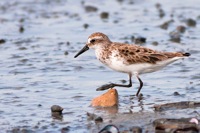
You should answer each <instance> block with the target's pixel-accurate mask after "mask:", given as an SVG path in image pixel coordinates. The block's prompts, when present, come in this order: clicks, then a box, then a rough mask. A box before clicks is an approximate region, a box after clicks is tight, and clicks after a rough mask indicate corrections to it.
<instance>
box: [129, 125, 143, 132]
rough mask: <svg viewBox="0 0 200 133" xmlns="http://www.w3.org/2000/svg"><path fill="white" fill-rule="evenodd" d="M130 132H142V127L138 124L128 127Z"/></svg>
mask: <svg viewBox="0 0 200 133" xmlns="http://www.w3.org/2000/svg"><path fill="white" fill-rule="evenodd" d="M130 131H131V133H142V128H141V127H138V126H133V127H131V128H130Z"/></svg>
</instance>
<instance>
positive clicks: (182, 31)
mask: <svg viewBox="0 0 200 133" xmlns="http://www.w3.org/2000/svg"><path fill="white" fill-rule="evenodd" d="M176 30H177V31H178V32H180V33H184V32H185V31H186V27H185V26H183V25H179V26H177V27H176Z"/></svg>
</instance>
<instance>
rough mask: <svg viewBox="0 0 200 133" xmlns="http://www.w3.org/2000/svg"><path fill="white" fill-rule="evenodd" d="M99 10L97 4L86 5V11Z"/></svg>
mask: <svg viewBox="0 0 200 133" xmlns="http://www.w3.org/2000/svg"><path fill="white" fill-rule="evenodd" d="M97 10H98V8H97V7H95V6H89V5H88V6H85V11H86V12H96V11H97Z"/></svg>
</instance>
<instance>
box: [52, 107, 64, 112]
mask: <svg viewBox="0 0 200 133" xmlns="http://www.w3.org/2000/svg"><path fill="white" fill-rule="evenodd" d="M62 111H63V108H62V107H61V106H59V105H53V106H51V112H60V113H62Z"/></svg>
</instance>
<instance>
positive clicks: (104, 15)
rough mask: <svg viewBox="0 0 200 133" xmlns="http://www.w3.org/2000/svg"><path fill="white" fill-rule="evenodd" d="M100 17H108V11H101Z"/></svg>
mask: <svg viewBox="0 0 200 133" xmlns="http://www.w3.org/2000/svg"><path fill="white" fill-rule="evenodd" d="M100 17H101V18H102V19H108V17H109V13H108V12H102V13H101V14H100Z"/></svg>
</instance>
